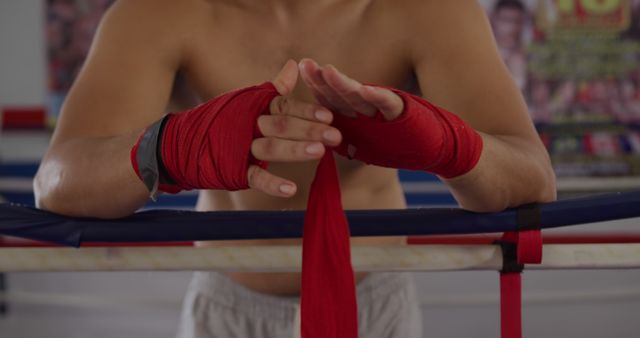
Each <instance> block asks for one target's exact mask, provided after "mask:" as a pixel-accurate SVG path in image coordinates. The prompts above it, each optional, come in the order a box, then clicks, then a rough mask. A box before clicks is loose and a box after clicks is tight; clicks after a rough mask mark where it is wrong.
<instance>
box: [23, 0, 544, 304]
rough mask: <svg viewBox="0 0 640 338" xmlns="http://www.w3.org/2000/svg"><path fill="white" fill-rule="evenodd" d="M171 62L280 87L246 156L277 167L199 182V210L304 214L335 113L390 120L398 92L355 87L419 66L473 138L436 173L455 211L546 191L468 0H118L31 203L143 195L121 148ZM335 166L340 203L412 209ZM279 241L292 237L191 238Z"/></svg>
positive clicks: (288, 287)
mask: <svg viewBox="0 0 640 338" xmlns="http://www.w3.org/2000/svg"><path fill="white" fill-rule="evenodd" d="M287 60H298V61H299V63H296V62H294V61H287ZM283 65H284V66H283ZM178 70H180V71H182V72H183V73H184V74H185V76H186V78H187V80H188V81H189V83H190V86H191V87H192V88H194V90H195V93H196V94H197V95H199V96H200V97H201V98H203V99H206V98H211V97H214V96H216V95H219V94H221V93H223V92H226V91H229V90H233V89H236V88H242V87H246V86H250V85H254V84H258V83H262V82H264V81H267V80H272V81H273V82H274V84H275V85H276V87H277V88H278V91H279V92H280V93H281V94H282V95H283V96H281V97H279V98H277V99H275V100H274V102H272V104H271V113H272V114H271V115H270V116H264V117H261V118H260V119H259V121H258V124H259V127H260V129H261V131H262V132H263V134H264V135H265V137H264V138H260V139H256V140H254V142H253V145H252V153H253V155H254V156H255V157H257V158H259V159H265V160H269V161H272V163H271V165H270V167H269V171H268V172H267V171H264V170H261V169H259V168H256V167H251V168H250V169H249V172H248V173H247V175H248V177H249V180H250V185H251V187H252V189H249V190H245V191H237V192H225V191H202V192H201V193H200V198H199V200H198V204H197V209H198V210H249V209H276V210H285V209H303V208H305V204H306V199H307V196H308V188H309V185H310V182H311V180H312V178H313V173H314V170H315V165H316V163H317V159H319V158H320V157H321V156H322V153H323V151H324V149H323V147H320V145H328V146H331V145H335V144H337V143H338V142H340V138H341V135H340V133H339V131H338V130H336V129H334V128H332V127H331V126H329V123H330V121H331V118H332V117H333V115H331V114H347V115H350V114H352V113H353V111H360V112H362V113H364V114H372V113H373V112H375V110H377V109H380V110H381V111H382V112H383V114H384V116H385V117H386V118H387V119H389V120H391V119H393V118H395V117H397V116H398V115H400V114H401V113H402V108H403V107H402V100H398V99H399V98H398V97H397V96H396V95H395V94H393V93H391V92H389V91H386V90H376V89H371V88H370V87H367V86H363V85H362V84H361V83H376V84H382V85H387V86H392V87H396V88H405V87H406V85H407V84H408V83H409V82H410V79H412V78H413V76H415V77H417V79H418V82H419V85H420V88H421V89H422V95H423V96H424V97H425V98H427V99H428V100H431V101H432V102H433V103H435V104H437V105H440V106H442V107H444V108H446V109H448V110H449V111H453V112H455V113H457V114H458V115H459V116H461V117H462V118H463V119H465V120H466V121H467V122H468V123H469V124H470V125H471V126H473V127H474V128H475V129H476V130H478V132H479V133H480V135H481V136H482V138H483V141H484V150H483V153H482V156H481V158H480V161H479V162H478V164H477V166H476V167H475V168H474V169H473V170H471V171H470V172H469V173H467V174H465V175H462V176H459V177H456V178H453V179H449V180H445V183H446V184H447V185H448V186H449V188H450V190H451V192H452V193H453V194H454V196H455V197H456V199H457V201H458V202H459V203H460V205H461V206H462V207H464V208H466V209H469V210H474V211H498V210H502V209H504V208H506V207H509V206H515V205H520V204H523V203H528V202H536V201H551V200H553V199H555V184H554V175H553V172H552V170H551V166H550V164H549V158H548V155H547V153H546V151H545V149H544V147H543V146H542V144H541V142H540V140H539V138H538V136H537V134H536V133H535V130H534V128H533V126H532V123H531V121H530V120H529V118H528V114H527V111H526V106H525V104H524V101H523V99H522V97H521V95H520V93H519V91H518V89H517V88H516V86H515V85H514V83H513V82H512V80H511V78H510V76H509V74H508V71H507V69H506V67H505V66H504V64H503V63H502V61H501V60H500V57H499V55H498V52H497V50H496V46H495V44H494V40H493V37H492V35H491V32H490V28H489V24H488V22H487V19H486V17H485V15H484V12H483V11H482V9H481V8H480V7H479V5H478V4H477V3H476V1H475V0H458V1H444V2H443V1H436V0H433V1H422V0H421V1H418V0H415V1H412V0H403V3H399V2H397V1H383V0H357V1H355V0H354V1H336V0H333V1H328V0H327V1H309V2H307V1H279V0H271V1H262V2H257V3H256V2H249V1H222V0H220V1H214V0H210V1H205V0H185V1H169V0H121V1H119V2H117V3H116V4H115V5H114V6H113V7H112V9H111V10H110V12H109V13H108V14H107V15H106V17H105V18H104V20H103V23H102V25H101V28H100V29H99V31H98V34H97V36H96V38H95V41H94V45H93V47H92V51H91V53H90V56H89V58H88V60H87V63H86V65H85V67H84V68H83V70H82V72H81V73H80V75H79V77H78V79H77V80H76V83H75V84H74V86H73V88H72V90H71V92H70V93H69V97H68V99H67V101H66V103H65V105H64V108H63V114H62V116H61V119H60V121H59V124H58V127H57V129H56V131H55V133H54V136H53V139H52V142H51V145H50V148H49V151H48V152H47V154H46V156H45V158H44V160H43V162H42V164H41V167H40V170H39V172H38V174H37V177H36V180H35V190H36V199H37V203H38V205H39V206H40V207H42V208H45V209H49V210H52V211H55V212H58V213H62V214H67V215H74V216H93V217H104V218H112V217H121V216H125V215H128V214H130V213H132V212H134V211H135V210H136V209H138V208H139V207H141V206H142V205H143V204H144V203H145V202H147V200H148V191H147V190H146V189H145V187H144V185H143V184H142V183H141V182H140V180H139V179H138V178H137V177H136V175H135V173H134V172H133V169H132V168H131V164H130V161H129V152H130V149H131V147H132V146H133V144H134V142H135V141H136V138H137V136H138V135H139V134H140V132H141V131H142V130H143V129H144V128H145V127H146V126H147V125H149V124H150V123H152V122H153V121H156V120H157V119H159V118H160V117H161V116H162V115H163V113H164V112H165V108H166V107H167V103H168V99H169V93H170V91H171V85H172V82H173V79H174V76H175V74H176V72H177V71H178ZM298 79H301V80H302V81H299V80H298ZM319 103H320V104H319ZM317 112H318V113H319V114H316V113H317ZM332 134H333V136H331V135H332ZM407 146H410V145H407ZM309 148H312V149H311V151H309V150H308V149H309ZM313 148H316V150H317V151H313ZM338 170H339V174H340V180H341V186H342V194H343V204H344V207H345V208H346V209H365V208H366V209H385V208H389V209H393V208H404V207H405V206H406V205H405V201H404V197H403V193H402V189H401V187H400V183H399V181H398V178H397V174H396V171H395V170H394V169H389V168H380V167H375V166H366V165H363V164H362V163H360V162H357V161H348V160H346V159H342V158H339V159H338ZM122 187H127V188H126V189H123V188H122ZM402 241H403V239H402V238H375V239H374V238H358V239H353V240H352V243H353V244H354V245H357V244H361V243H366V244H397V243H401V242H402ZM283 243H286V244H293V243H299V241H298V240H275V241H241V242H239V241H225V242H217V243H204V244H200V245H243V244H262V245H264V244H283ZM229 276H230V277H231V278H233V279H234V280H236V281H238V282H239V283H241V284H243V285H245V286H247V287H249V288H252V289H255V290H258V291H261V292H267V293H272V294H294V293H297V292H298V291H299V275H298V274H239V273H231V274H229ZM358 277H359V278H361V277H362V275H359V276H358Z"/></svg>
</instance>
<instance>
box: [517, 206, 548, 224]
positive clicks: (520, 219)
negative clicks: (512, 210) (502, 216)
mask: <svg viewBox="0 0 640 338" xmlns="http://www.w3.org/2000/svg"><path fill="white" fill-rule="evenodd" d="M541 218H542V216H541V211H540V205H539V204H525V205H523V206H520V207H519V208H518V209H517V210H516V222H517V225H518V230H519V231H524V230H540V226H541Z"/></svg>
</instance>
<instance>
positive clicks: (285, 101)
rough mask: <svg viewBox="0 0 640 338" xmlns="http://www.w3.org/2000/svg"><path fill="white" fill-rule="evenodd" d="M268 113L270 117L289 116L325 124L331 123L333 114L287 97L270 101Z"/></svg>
mask: <svg viewBox="0 0 640 338" xmlns="http://www.w3.org/2000/svg"><path fill="white" fill-rule="evenodd" d="M270 111H271V114H272V115H289V116H295V117H299V118H301V119H305V120H308V121H317V122H322V123H326V124H330V123H331V121H333V114H332V113H331V112H330V111H329V110H328V109H327V108H325V107H323V106H321V105H317V104H312V103H306V102H302V101H299V100H295V99H291V98H289V97H287V96H277V97H275V98H274V99H273V100H271V105H270Z"/></svg>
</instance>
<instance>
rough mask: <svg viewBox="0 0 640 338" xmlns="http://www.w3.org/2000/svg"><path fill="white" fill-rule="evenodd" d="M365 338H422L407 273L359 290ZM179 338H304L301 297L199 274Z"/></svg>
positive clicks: (377, 277)
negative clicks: (301, 336)
mask: <svg viewBox="0 0 640 338" xmlns="http://www.w3.org/2000/svg"><path fill="white" fill-rule="evenodd" d="M357 297H358V330H359V337H360V338H396V337H397V338H420V337H422V316H421V313H420V307H419V300H418V297H417V295H416V291H415V286H414V284H413V279H412V277H411V275H410V274H407V273H371V274H369V275H368V276H367V277H365V278H364V279H363V280H362V281H360V283H358V286H357ZM176 337H177V338H296V337H300V307H299V298H298V297H279V296H271V295H267V294H262V293H258V292H255V291H252V290H250V289H247V288H245V287H243V286H241V285H239V284H237V283H235V282H233V281H232V280H230V279H229V278H227V277H225V276H224V275H222V274H220V273H216V272H196V273H195V274H194V277H193V280H192V281H191V285H190V286H189V290H188V292H187V295H186V298H185V300H184V307H183V310H182V317H181V321H180V326H179V329H178V333H177V336H176Z"/></svg>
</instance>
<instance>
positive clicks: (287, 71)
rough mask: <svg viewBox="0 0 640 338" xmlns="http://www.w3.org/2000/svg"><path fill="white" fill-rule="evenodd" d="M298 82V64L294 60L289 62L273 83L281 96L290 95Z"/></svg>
mask: <svg viewBox="0 0 640 338" xmlns="http://www.w3.org/2000/svg"><path fill="white" fill-rule="evenodd" d="M296 82H298V64H297V63H296V62H295V61H294V60H288V61H287V62H286V63H285V64H284V66H283V67H282V69H281V70H280V72H279V73H278V75H276V77H275V78H274V79H273V82H272V83H273V85H274V87H276V90H277V91H278V93H280V95H288V94H290V93H291V92H292V91H293V89H294V88H295V87H296Z"/></svg>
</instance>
